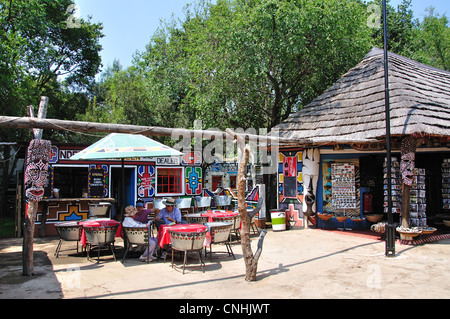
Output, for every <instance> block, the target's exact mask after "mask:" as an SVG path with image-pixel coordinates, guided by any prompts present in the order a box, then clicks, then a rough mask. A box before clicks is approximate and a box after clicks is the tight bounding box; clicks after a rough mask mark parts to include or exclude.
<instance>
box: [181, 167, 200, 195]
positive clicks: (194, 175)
mask: <svg viewBox="0 0 450 319" xmlns="http://www.w3.org/2000/svg"><path fill="white" fill-rule="evenodd" d="M185 174H186V175H185V176H186V195H201V193H202V168H201V167H186V173H185Z"/></svg>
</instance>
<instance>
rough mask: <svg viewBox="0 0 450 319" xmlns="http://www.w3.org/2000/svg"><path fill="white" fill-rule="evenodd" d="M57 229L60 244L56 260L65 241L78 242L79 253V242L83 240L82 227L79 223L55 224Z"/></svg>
mask: <svg viewBox="0 0 450 319" xmlns="http://www.w3.org/2000/svg"><path fill="white" fill-rule="evenodd" d="M55 228H56V231H57V232H58V235H59V242H58V246H57V247H56V251H55V256H56V258H58V257H59V252H60V251H61V246H62V243H63V241H76V242H77V253H78V242H79V241H80V238H81V229H82V226H81V225H78V224H77V222H67V223H60V224H55Z"/></svg>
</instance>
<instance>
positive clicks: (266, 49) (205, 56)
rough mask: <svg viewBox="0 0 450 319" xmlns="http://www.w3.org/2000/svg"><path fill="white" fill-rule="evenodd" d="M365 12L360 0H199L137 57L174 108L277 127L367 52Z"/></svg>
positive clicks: (156, 92)
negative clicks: (181, 19) (215, 0)
mask: <svg viewBox="0 0 450 319" xmlns="http://www.w3.org/2000/svg"><path fill="white" fill-rule="evenodd" d="M366 16H367V14H366V12H365V6H364V5H362V4H361V3H359V2H357V1H346V2H341V1H336V0H326V1H306V0H305V1H302V0H297V1H275V0H255V1H241V0H218V1H217V3H216V4H211V3H209V2H208V1H200V2H199V3H197V4H196V5H194V6H189V7H187V9H186V19H185V20H184V21H182V22H181V25H178V24H177V23H169V24H168V25H166V27H165V28H163V29H161V30H160V31H159V33H157V34H155V35H154V37H153V39H152V42H151V43H150V44H149V45H148V46H147V50H146V52H144V53H143V54H142V55H141V56H140V59H139V62H138V63H139V64H138V65H140V66H143V67H145V78H146V80H147V81H149V83H152V84H151V85H150V87H151V88H152V91H151V92H150V93H149V94H150V96H151V97H152V98H151V100H155V101H164V105H166V106H167V107H166V108H165V110H170V111H171V112H172V114H174V113H175V114H178V116H179V117H180V116H182V117H185V118H188V119H190V120H192V119H201V120H202V121H203V122H204V123H203V124H204V126H205V128H207V127H219V128H222V129H224V128H226V127H242V128H249V127H254V128H260V127H267V128H271V127H273V126H274V125H276V124H278V123H279V122H280V121H281V120H283V119H285V118H286V117H287V116H288V115H289V114H290V113H291V112H293V111H296V110H297V109H299V108H301V107H302V106H303V105H305V104H306V103H308V102H309V101H311V100H312V99H313V98H314V97H315V96H317V95H318V94H319V93H321V92H322V91H323V90H324V89H325V88H326V87H327V86H328V85H330V84H332V83H333V82H334V81H335V80H337V78H338V77H339V76H340V75H342V73H343V72H345V71H346V70H347V69H348V68H349V67H351V66H353V65H354V64H356V63H357V62H358V61H359V59H361V58H362V56H364V54H365V53H367V51H368V50H369V49H370V47H371V39H370V30H369V28H368V27H367V26H366V19H367V17H366ZM155 88H157V89H155ZM161 114H164V113H161ZM178 123H182V121H179V122H178ZM191 123H192V122H191Z"/></svg>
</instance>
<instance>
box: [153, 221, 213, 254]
mask: <svg viewBox="0 0 450 319" xmlns="http://www.w3.org/2000/svg"><path fill="white" fill-rule="evenodd" d="M169 229H171V230H174V231H179V232H196V233H198V232H202V231H205V230H207V229H208V227H206V226H204V225H202V224H177V225H172V226H169V225H160V226H159V229H158V243H159V247H161V248H163V247H164V245H166V244H170V235H169ZM210 244H211V235H210V234H209V232H208V233H206V238H205V243H204V244H203V245H204V246H209V245H210Z"/></svg>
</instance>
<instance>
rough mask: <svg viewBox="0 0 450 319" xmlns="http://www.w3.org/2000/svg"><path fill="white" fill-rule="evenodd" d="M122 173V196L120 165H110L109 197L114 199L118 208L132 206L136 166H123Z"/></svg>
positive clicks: (133, 202) (134, 198)
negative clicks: (123, 191)
mask: <svg viewBox="0 0 450 319" xmlns="http://www.w3.org/2000/svg"><path fill="white" fill-rule="evenodd" d="M124 175H125V176H124V177H125V182H124V184H125V194H124V196H123V197H122V167H111V197H112V198H115V199H116V206H117V208H118V209H120V208H121V207H122V209H123V208H125V207H127V206H128V205H133V206H134V204H135V202H136V167H125V168H124ZM122 198H123V203H122ZM120 213H123V212H120Z"/></svg>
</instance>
